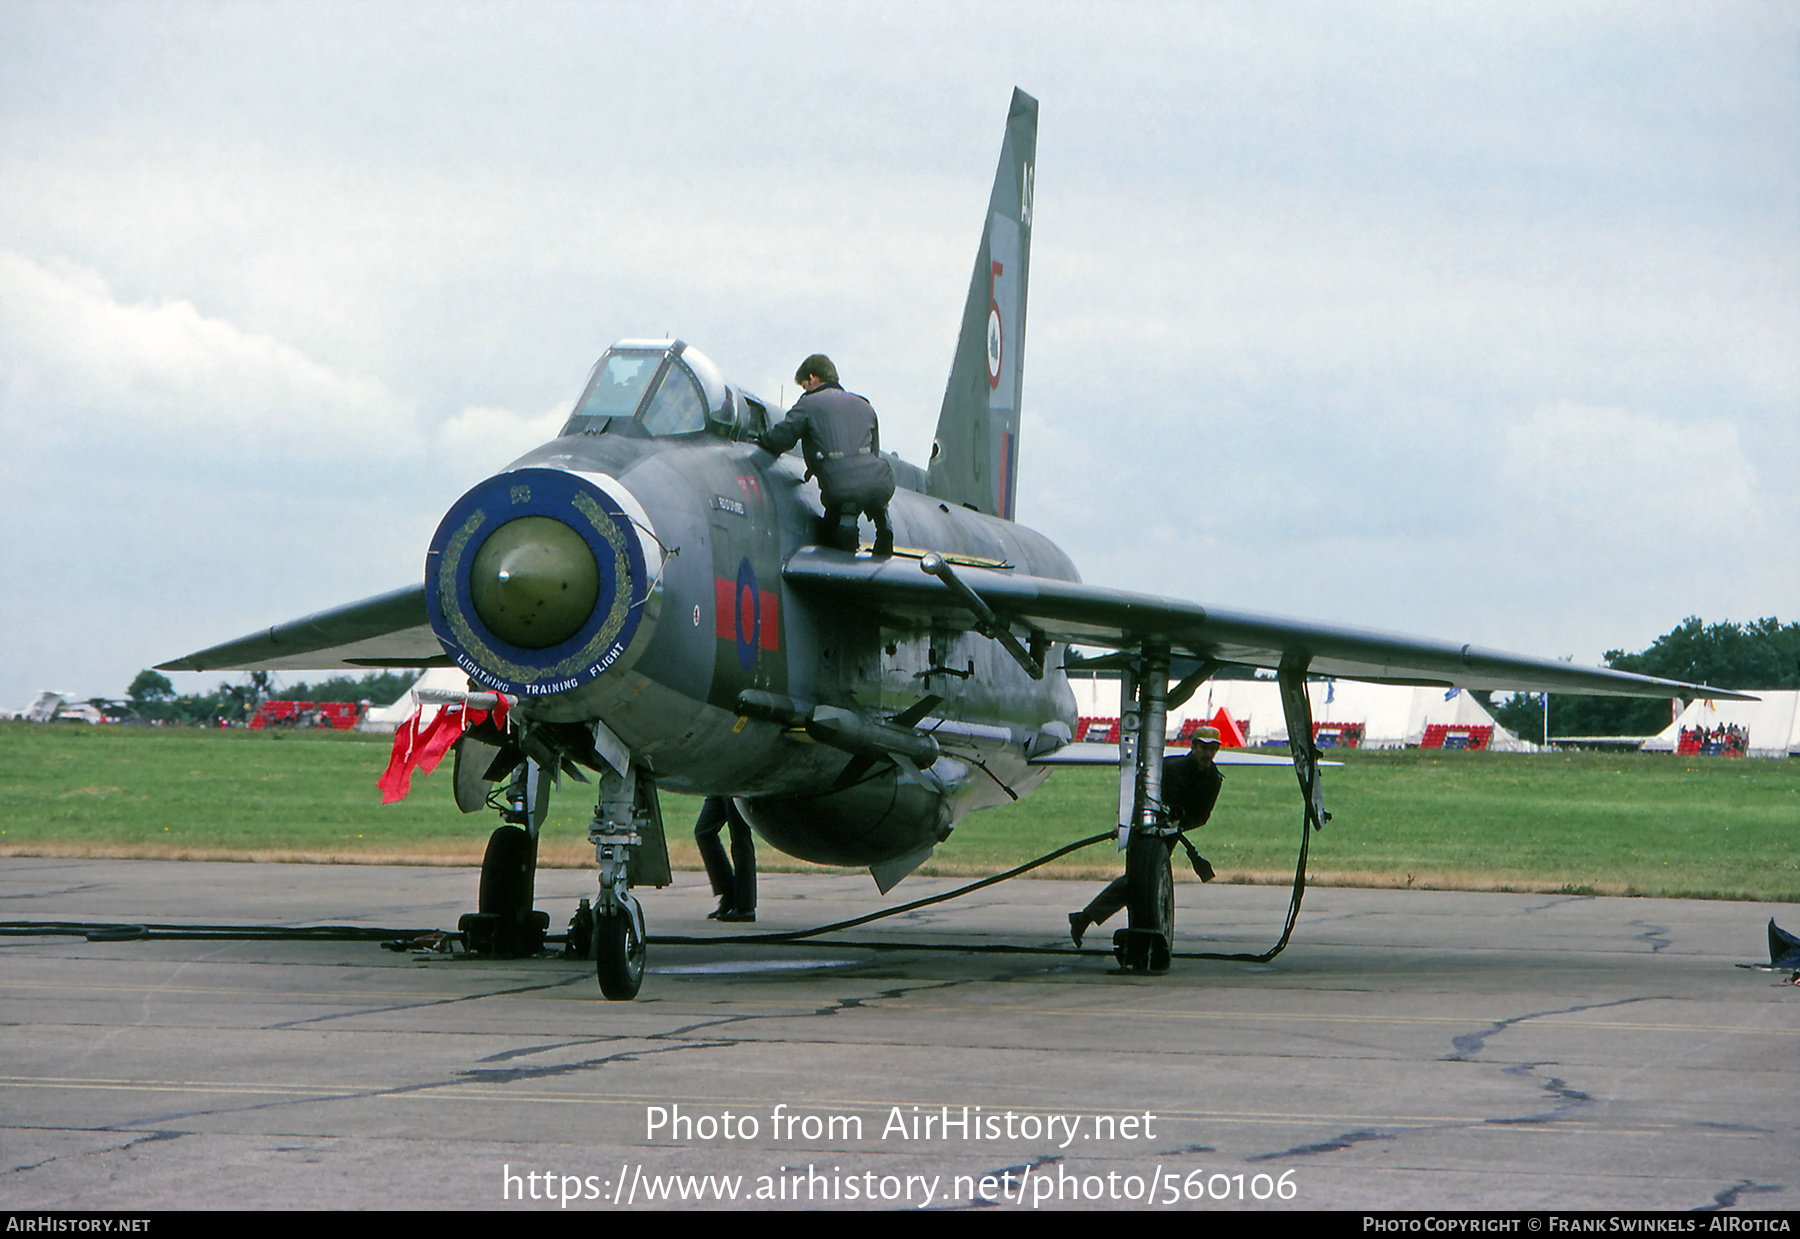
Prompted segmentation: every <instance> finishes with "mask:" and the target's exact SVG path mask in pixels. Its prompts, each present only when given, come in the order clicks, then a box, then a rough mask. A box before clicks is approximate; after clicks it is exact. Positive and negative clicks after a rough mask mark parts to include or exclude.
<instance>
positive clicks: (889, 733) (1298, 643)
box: [162, 91, 1732, 998]
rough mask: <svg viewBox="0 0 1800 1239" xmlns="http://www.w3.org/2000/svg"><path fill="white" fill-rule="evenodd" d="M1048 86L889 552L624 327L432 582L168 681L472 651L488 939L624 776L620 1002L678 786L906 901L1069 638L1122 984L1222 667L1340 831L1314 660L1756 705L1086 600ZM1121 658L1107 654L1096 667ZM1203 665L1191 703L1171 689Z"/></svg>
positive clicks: (1004, 182)
mask: <svg viewBox="0 0 1800 1239" xmlns="http://www.w3.org/2000/svg"><path fill="white" fill-rule="evenodd" d="M1037 110H1038V109H1037V101H1036V100H1034V99H1032V98H1031V97H1030V96H1029V95H1026V94H1024V93H1023V92H1020V91H1015V92H1014V94H1013V98H1012V106H1011V110H1010V112H1009V113H1008V116H1007V122H1006V137H1005V141H1004V144H1003V145H1002V147H1001V153H1000V165H999V170H998V172H997V174H996V176H995V179H994V188H993V193H992V196H991V198H990V199H989V202H988V210H987V214H986V216H985V219H984V223H983V226H982V231H981V244H980V248H979V249H978V251H977V253H976V258H975V272H974V278H973V279H972V280H971V282H970V285H969V295H968V301H967V304H966V305H965V307H964V309H963V320H962V332H961V336H960V337H959V339H958V342H957V347H956V356H955V360H954V363H953V365H952V368H951V371H950V381H949V385H948V387H947V389H946V391H945V393H944V403H943V409H942V412H941V414H940V416H939V419H938V425H937V434H936V439H935V441H934V442H933V443H932V447H931V458H930V461H929V462H928V464H927V466H926V467H925V468H923V469H921V468H919V467H917V466H915V465H911V464H908V463H906V462H904V461H902V460H900V459H899V458H898V457H897V456H890V460H891V461H892V464H893V469H894V475H895V480H896V483H897V490H896V492H895V495H894V498H893V502H892V505H891V515H892V520H893V525H894V531H895V536H896V540H897V542H898V543H899V544H900V545H899V547H898V548H897V549H896V550H895V552H894V554H893V555H891V556H880V557H877V556H874V555H872V554H871V553H869V552H868V551H867V550H863V551H859V552H855V553H851V552H846V551H839V550H832V549H828V548H826V547H824V546H821V545H819V543H820V541H821V532H822V509H821V506H820V502H819V492H818V486H817V484H816V483H814V482H812V481H809V480H807V479H806V478H804V477H803V476H802V467H801V465H800V463H799V462H798V461H796V460H795V459H794V458H793V457H792V456H781V457H776V456H772V455H771V454H770V453H769V452H767V451H765V450H763V449H762V448H760V447H758V446H757V445H756V443H755V442H754V440H755V438H756V436H757V435H759V434H761V433H762V432H763V431H764V430H766V429H767V428H768V427H769V426H770V425H771V422H772V418H773V417H774V416H775V412H774V411H772V410H771V408H770V406H769V404H768V403H767V402H765V401H763V400H759V399H758V398H757V397H755V396H753V395H751V394H750V393H748V392H746V391H744V390H743V389H741V388H738V387H734V386H732V385H731V384H729V383H727V382H726V381H725V379H724V378H723V376H722V375H721V374H720V373H719V371H718V370H717V368H716V367H715V366H714V365H713V364H712V362H710V361H708V360H707V359H706V358H705V357H704V356H702V355H701V354H700V352H699V351H698V350H696V349H693V348H690V347H689V346H688V345H686V344H685V343H683V342H682V341H680V340H621V341H619V342H618V343H617V344H614V345H613V346H612V347H611V348H609V349H608V350H607V351H606V353H605V354H604V355H603V356H602V357H601V358H600V360H599V362H598V363H596V365H595V366H594V368H593V371H592V373H591V375H590V376H589V378H588V382H587V386H586V388H585V389H584V390H583V391H582V393H581V396H580V399H578V400H577V401H576V402H575V407H574V410H573V412H572V413H571V414H570V416H569V420H568V423H567V424H566V425H565V426H564V427H563V428H562V431H561V433H559V434H558V435H557V437H556V438H555V439H554V440H553V441H551V442H549V443H546V444H545V445H544V446H542V447H540V448H538V449H537V450H535V451H533V452H531V453H529V454H527V455H526V456H524V457H522V458H521V459H519V460H517V461H515V462H513V463H512V464H511V465H508V466H507V467H506V468H505V469H504V470H502V471H501V472H499V473H497V474H495V475H494V476H493V477H490V478H488V479H487V480H486V481H484V482H482V483H480V484H479V485H477V486H476V487H475V488H474V489H473V490H471V491H469V492H468V493H467V494H466V495H464V496H463V497H462V498H461V499H459V500H457V501H456V503H455V504H454V505H453V506H452V507H451V508H450V511H449V512H448V514H446V515H445V517H444V519H443V522H442V523H441V524H440V525H439V526H438V530H437V533H436V535H435V536H434V537H433V538H432V541H431V547H430V549H429V551H428V552H427V554H426V556H425V579H424V581H423V582H422V583H420V584H415V585H410V586H407V587H406V588H404V589H399V590H396V591H394V592H392V593H388V594H383V595H380V596H379V597H375V598H370V599H367V600H365V601H362V602H355V603H351V604H350V605H348V606H343V607H338V608H336V609H335V610H330V611H324V612H321V613H319V614H316V615H311V616H308V617H306V618H304V619H300V620H295V621H293V622H291V623H287V624H281V625H278V626H276V627H274V628H270V629H268V630H266V631H262V632H258V633H256V634H254V635H252V636H248V637H245V638H243V639H241V640H237V641H231V642H227V643H225V644H223V645H217V646H214V647H212V648H211V649H206V650H202V651H201V652H199V653H197V654H191V655H189V656H187V657H186V658H181V659H177V660H175V661H174V662H170V663H165V664H164V665H163V668H162V669H163V670H180V671H216V670H226V669H248V670H263V669H303V668H304V669H319V668H338V667H352V668H354V667H364V668H367V667H427V666H448V665H455V666H457V667H460V668H461V669H462V670H463V671H464V672H466V673H467V674H468V677H469V680H470V682H471V684H472V685H473V686H475V687H476V689H477V691H476V692H475V693H474V695H473V696H472V697H471V699H470V702H469V704H470V706H471V707H477V706H481V707H487V708H493V707H495V706H496V705H502V704H503V705H504V706H505V707H507V709H506V711H505V724H504V727H497V726H495V724H494V721H493V720H492V719H489V720H488V721H486V722H483V723H481V724H480V725H478V726H476V727H474V728H472V729H471V730H469V731H467V732H466V733H465V734H464V735H463V737H462V739H461V740H460V742H459V743H458V747H457V750H456V767H455V770H456V773H455V776H454V782H455V786H456V797H457V803H458V805H459V806H460V807H461V808H462V809H463V810H464V812H472V811H474V810H476V809H479V808H481V807H483V806H484V805H486V804H488V803H490V796H489V789H490V787H492V786H493V785H495V784H496V783H500V784H503V787H502V791H501V794H500V795H498V796H494V797H492V798H491V801H492V802H497V803H498V804H499V805H500V806H501V807H502V811H501V821H502V824H501V826H500V828H499V829H498V830H496V831H495V832H494V834H493V837H492V839H491V840H490V841H489V843H488V848H487V855H486V859H485V861H484V863H483V866H482V882H481V895H480V903H479V907H480V912H479V913H478V914H476V915H475V916H473V917H466V918H464V920H465V925H466V927H467V928H468V930H469V932H470V938H471V941H472V942H473V943H475V944H476V945H477V946H478V947H481V948H485V949H488V950H490V951H495V952H498V953H515V952H516V953H526V952H530V953H535V951H536V950H537V949H538V948H539V947H540V946H541V943H542V940H543V930H544V927H545V925H546V924H547V918H546V917H545V915H544V914H542V913H536V912H534V911H533V909H532V886H533V874H534V871H535V865H536V852H537V833H538V828H539V826H540V824H541V822H542V820H543V816H544V810H545V806H546V799H545V795H544V791H545V788H546V787H547V784H548V782H549V781H550V780H551V779H554V778H555V777H557V775H558V774H559V773H570V774H574V775H577V776H578V777H579V769H580V768H586V769H588V770H592V771H594V772H596V773H597V775H598V784H599V795H598V803H597V805H596V807H595V810H594V818H593V823H592V825H591V827H590V831H589V837H590V839H591V840H592V842H593V843H594V845H595V849H596V856H597V859H598V864H599V871H600V872H599V880H600V892H599V898H598V899H597V901H596V903H595V906H594V909H593V911H594V937H593V954H594V958H595V959H596V960H597V970H598V973H599V978H600V987H601V989H602V991H603V992H604V993H605V994H606V996H607V997H608V998H631V997H634V996H635V995H636V994H637V992H638V987H639V985H640V983H641V981H642V978H643V970H644V954H645V952H644V941H645V930H644V916H643V910H642V908H641V906H640V904H639V902H638V899H637V897H636V896H635V894H634V893H633V890H632V888H633V887H636V886H641V885H657V886H660V885H665V884H667V882H668V880H669V877H668V874H669V862H668V850H667V847H666V844H665V840H664V836H663V830H662V822H661V817H660V813H659V810H658V807H657V797H656V792H657V789H658V788H670V789H673V790H676V791H681V792H692V793H699V794H705V795H731V796H734V797H736V798H737V803H738V805H739V807H740V808H741V810H742V811H743V814H744V816H745V817H746V818H747V819H748V821H749V822H750V824H751V825H752V827H753V828H754V829H755V831H756V832H757V834H759V835H761V836H762V838H763V839H765V840H766V841H767V842H769V843H771V844H773V845H774V846H776V847H778V848H780V849H781V850H782V851H784V852H787V853H789V854H791V855H793V856H796V857H800V858H801V859H804V860H808V861H815V862H819V863H822V864H829V865H853V866H868V867H869V868H870V870H871V871H872V873H873V875H874V877H875V880H876V882H877V884H878V885H879V886H880V888H881V890H882V891H883V892H884V893H885V892H886V891H887V890H888V889H890V888H891V887H892V886H893V885H894V884H895V883H896V882H898V881H900V880H901V878H903V877H905V876H906V875H907V874H908V873H910V872H912V870H913V869H914V868H916V867H917V866H918V865H919V864H920V863H921V862H922V861H923V860H924V859H925V858H926V857H927V856H929V855H930V854H931V852H932V850H933V849H934V848H935V847H936V846H937V845H938V844H940V843H942V842H944V841H945V840H946V839H947V838H949V836H950V833H951V831H952V830H953V829H954V828H955V826H956V824H957V823H958V822H959V821H960V820H961V819H962V817H963V816H964V815H965V814H967V813H969V812H971V811H972V810H976V809H981V808H985V807H989V806H991V805H995V804H999V803H1002V802H1003V801H1004V800H1005V799H1006V798H1007V797H1009V796H1015V797H1016V795H1018V794H1023V793H1025V792H1028V791H1030V790H1031V789H1032V788H1034V787H1036V786H1037V785H1038V784H1039V783H1040V782H1042V780H1043V779H1044V777H1045V776H1046V775H1047V774H1048V773H1049V766H1050V764H1051V763H1053V761H1054V757H1055V754H1056V753H1057V752H1058V750H1061V749H1063V748H1064V747H1065V746H1067V745H1069V743H1070V741H1071V740H1072V738H1073V736H1072V728H1073V724H1074V722H1075V701H1074V697H1073V695H1072V694H1071V692H1070V690H1069V686H1068V681H1067V679H1066V677H1065V674H1064V670H1063V668H1064V666H1065V655H1066V653H1067V649H1068V646H1069V645H1071V644H1074V645H1081V646H1090V647H1102V648H1106V649H1109V650H1112V651H1114V653H1112V654H1110V655H1107V656H1106V657H1105V658H1104V659H1103V660H1101V662H1103V663H1104V664H1105V665H1107V666H1110V667H1112V668H1115V669H1117V670H1119V671H1120V672H1121V707H1120V715H1121V719H1122V728H1121V736H1122V742H1121V744H1120V799H1119V804H1120V812H1119V819H1118V820H1119V824H1120V826H1121V827H1122V828H1126V829H1127V830H1128V844H1127V849H1126V872H1127V874H1128V876H1129V878H1130V886H1131V898H1130V903H1129V912H1130V924H1131V928H1130V929H1128V930H1124V931H1121V932H1120V934H1119V935H1118V937H1117V938H1116V939H1115V942H1116V943H1117V944H1118V946H1119V951H1120V960H1121V963H1123V964H1124V965H1125V966H1126V967H1128V968H1134V969H1138V970H1148V971H1160V970H1161V969H1162V968H1166V967H1167V963H1168V958H1169V945H1168V944H1169V940H1170V934H1171V931H1172V927H1173V899H1172V879H1171V873H1170V851H1171V846H1170V840H1169V839H1168V838H1167V835H1168V831H1169V827H1168V825H1167V823H1166V816H1165V814H1164V813H1163V810H1162V806H1161V804H1160V790H1161V761H1160V759H1161V755H1162V753H1163V748H1164V742H1165V732H1166V721H1167V717H1168V711H1169V709H1170V708H1172V707H1173V706H1176V705H1179V704H1180V703H1181V702H1182V701H1184V700H1185V699H1186V698H1187V696H1188V695H1189V694H1191V693H1192V692H1193V690H1194V688H1195V687H1196V686H1198V685H1199V684H1200V683H1201V682H1202V681H1203V680H1204V679H1206V678H1207V677H1208V676H1210V675H1211V674H1213V673H1214V672H1215V671H1217V670H1219V669H1220V668H1221V667H1224V666H1227V665H1232V664H1236V665H1243V666H1250V667H1261V668H1270V669H1273V670H1275V671H1276V672H1277V678H1278V680H1279V684H1280V688H1281V696H1282V701H1283V707H1284V711H1285V713H1286V717H1287V727H1288V736H1289V743H1290V748H1291V755H1292V759H1293V762H1294V766H1295V769H1296V772H1297V773H1298V776H1299V781H1300V787H1301V792H1302V796H1303V799H1304V801H1305V812H1306V815H1307V818H1308V820H1309V821H1310V822H1311V823H1312V825H1313V826H1314V827H1315V828H1316V827H1317V826H1318V825H1319V823H1320V821H1321V817H1322V810H1321V807H1320V794H1319V781H1318V769H1319V755H1318V752H1317V751H1316V749H1315V748H1314V747H1313V744H1312V734H1313V729H1312V724H1311V709H1310V705H1309V702H1308V699H1307V695H1306V691H1305V681H1306V678H1307V677H1308V676H1309V675H1312V676H1320V675H1329V676H1341V677H1346V678H1350V679H1361V680H1373V681H1377V682H1381V683H1389V684H1433V685H1443V686H1446V687H1448V686H1459V687H1464V688H1485V689H1556V690H1560V691H1568V692H1581V693H1605V694H1620V695H1641V696H1676V695H1690V696H1691V695H1694V694H1697V693H1704V694H1706V695H1709V696H1717V697H1725V696H1731V695H1732V694H1729V693H1723V692H1720V691H1718V690H1714V689H1708V688H1705V687H1704V686H1697V685H1691V684H1682V683H1676V682H1672V681H1667V680H1656V679H1651V678H1648V677H1645V676H1637V675H1628V674H1625V673H1622V672H1617V671H1607V670H1601V669H1598V668H1586V667H1576V666H1571V665H1569V664H1566V663H1561V662H1553V661H1547V660H1540V659H1532V658H1524V657H1519V656H1515V655H1510V654H1502V653H1497V652H1491V651H1487V650H1479V649H1475V648H1473V647H1471V646H1468V645H1462V644H1456V643H1448V642H1441V641H1428V640H1421V639H1416V638H1411V637H1401V636H1393V635H1388V634H1384V633H1375V632H1366V631H1359V630H1355V629H1347V628H1339V627H1334V626H1329V625H1324V624H1317V623H1309V622H1305V621H1298V620H1288V619H1281V618H1275V617H1270V616H1264V615H1256V614H1250V613H1246V612H1242V611H1229V610H1223V609H1219V608H1213V607H1203V606H1200V605H1198V604H1195V603H1190V602H1182V601H1178V600H1175V599H1169V598H1159V597H1152V596H1149V595H1144V594H1132V593H1126V592H1122V591H1119V590H1113V589H1106V588H1103V587H1100V586H1095V585H1086V584H1083V583H1082V582H1081V579H1080V577H1079V576H1078V575H1077V573H1076V571H1075V566H1074V565H1073V564H1072V563H1070V561H1069V559H1068V557H1067V556H1066V555H1064V554H1063V553H1062V552H1061V551H1060V550H1058V549H1057V548H1056V547H1055V546H1054V545H1053V544H1052V543H1051V542H1050V541H1049V539H1047V538H1045V537H1044V536H1042V535H1041V534H1038V533H1035V532H1033V531H1032V530H1030V529H1026V528H1024V527H1023V526H1021V525H1018V524H1015V523H1014V522H1013V519H1012V517H1013V510H1014V500H1015V495H1016V492H1015V480H1016V476H1017V464H1018V453H1019V398H1020V392H1021V390H1022V383H1023V374H1024V368H1023V361H1024V344H1025V303H1026V289H1027V282H1028V276H1029V272H1030V254H1031V205H1032V172H1033V165H1034V162H1035V157H1036V148H1037ZM1096 665H1100V663H1096V662H1094V661H1089V662H1087V663H1085V664H1084V666H1096ZM1176 676H1179V677H1180V678H1179V681H1178V682H1176V683H1174V684H1173V686H1171V681H1172V680H1173V679H1175V677H1176Z"/></svg>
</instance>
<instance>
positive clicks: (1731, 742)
mask: <svg viewBox="0 0 1800 1239" xmlns="http://www.w3.org/2000/svg"><path fill="white" fill-rule="evenodd" d="M1749 748H1750V731H1749V729H1748V728H1745V727H1739V726H1738V725H1737V724H1736V723H1720V724H1719V725H1718V726H1717V727H1683V728H1682V729H1681V742H1680V743H1679V744H1678V745H1677V746H1676V749H1675V751H1676V752H1678V753H1701V754H1705V755H1707V756H1710V757H1742V756H1743V755H1744V754H1745V753H1746V752H1747V751H1749Z"/></svg>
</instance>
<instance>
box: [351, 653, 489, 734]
mask: <svg viewBox="0 0 1800 1239" xmlns="http://www.w3.org/2000/svg"><path fill="white" fill-rule="evenodd" d="M425 691H430V692H445V693H466V692H468V691H469V677H468V676H466V675H464V674H463V673H462V672H461V671H460V670H458V669H457V668H455V667H432V668H430V669H429V670H427V671H426V672H425V674H424V675H422V676H420V677H419V678H418V679H417V680H414V681H413V686H412V687H411V688H410V689H408V690H407V691H406V692H404V693H402V694H401V695H400V699H399V700H398V701H396V702H394V703H393V704H392V705H386V706H372V707H370V709H369V712H368V713H367V714H365V715H363V717H362V722H360V723H358V724H357V725H356V729H357V730H358V731H396V730H398V729H399V727H400V724H402V723H404V722H405V721H406V720H407V719H409V718H411V717H412V712H413V711H414V710H415V709H417V708H418V705H419V694H420V692H425ZM432 709H433V712H435V710H436V707H435V706H434V707H433V708H432Z"/></svg>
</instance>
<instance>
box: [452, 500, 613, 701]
mask: <svg viewBox="0 0 1800 1239" xmlns="http://www.w3.org/2000/svg"><path fill="white" fill-rule="evenodd" d="M647 577H648V573H647V572H646V571H645V565H644V553H643V547H642V545H641V544H640V543H639V541H638V538H637V533H636V531H635V530H634V529H633V528H632V521H631V518H630V517H629V516H628V515H626V514H625V512H624V511H623V510H621V509H620V507H619V505H618V503H617V502H615V501H614V500H613V498H612V496H610V495H608V494H607V493H606V492H605V491H604V490H602V489H601V488H600V487H598V486H596V485H594V484H593V483H591V482H588V481H586V480H584V479H582V478H581V477H580V476H578V475H576V474H573V473H566V472H564V471H562V470H560V469H518V470H514V471H513V472H511V473H502V474H498V475H496V476H494V477H491V478H489V479H487V480H486V481H485V482H482V483H481V484H480V485H479V486H477V487H475V489H473V490H471V491H469V493H468V494H466V495H464V496H463V497H462V498H461V499H458V500H457V501H456V503H455V504H454V505H453V506H452V507H451V509H450V511H449V512H448V513H447V514H446V515H445V517H444V519H443V522H442V523H441V524H440V525H439V526H438V529H437V533H436V534H435V535H434V536H433V537H432V539H431V550H430V553H429V554H427V555H426V557H425V587H426V588H425V605H426V611H427V613H428V614H429V615H430V617H431V628H432V631H433V632H434V633H435V634H436V635H437V638H438V641H439V642H440V643H441V644H442V645H443V647H444V649H445V651H446V652H447V653H448V654H449V655H450V657H451V658H453V659H454V660H455V661H456V664H457V666H459V667H461V668H462V669H463V670H464V671H465V672H467V673H468V675H469V678H470V679H471V680H472V681H474V682H475V683H476V684H479V685H481V686H482V687H484V688H491V689H497V690H499V691H500V692H504V693H511V694H513V695H514V696H519V697H538V696H546V695H548V694H551V693H566V692H570V691H572V690H574V689H577V688H580V687H581V686H582V685H583V684H586V683H587V682H588V681H590V680H592V679H594V678H595V677H596V676H598V675H600V674H601V673H602V672H604V671H605V670H606V669H607V668H608V667H610V666H612V664H613V663H615V662H616V661H618V659H619V657H620V655H622V654H623V653H624V652H625V650H626V648H627V647H628V646H629V645H630V644H631V638H632V637H633V635H635V634H636V632H637V628H638V622H639V620H640V619H641V618H642V617H643V603H644V598H645V595H646V592H647Z"/></svg>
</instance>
